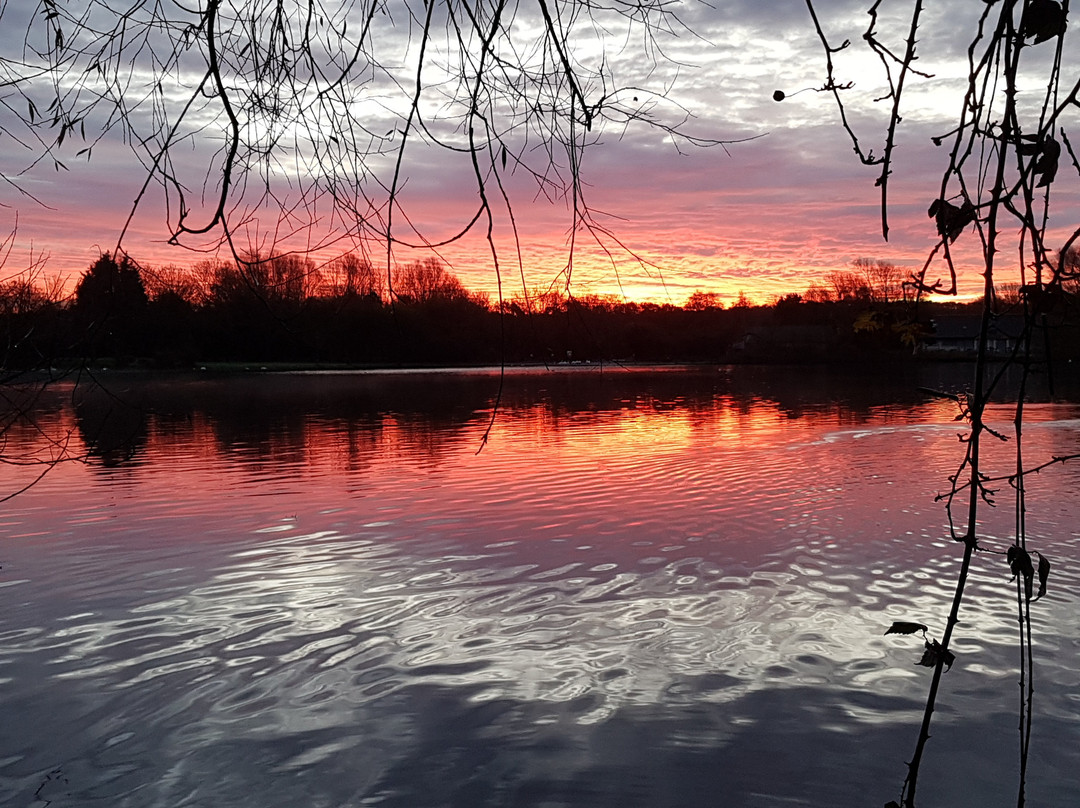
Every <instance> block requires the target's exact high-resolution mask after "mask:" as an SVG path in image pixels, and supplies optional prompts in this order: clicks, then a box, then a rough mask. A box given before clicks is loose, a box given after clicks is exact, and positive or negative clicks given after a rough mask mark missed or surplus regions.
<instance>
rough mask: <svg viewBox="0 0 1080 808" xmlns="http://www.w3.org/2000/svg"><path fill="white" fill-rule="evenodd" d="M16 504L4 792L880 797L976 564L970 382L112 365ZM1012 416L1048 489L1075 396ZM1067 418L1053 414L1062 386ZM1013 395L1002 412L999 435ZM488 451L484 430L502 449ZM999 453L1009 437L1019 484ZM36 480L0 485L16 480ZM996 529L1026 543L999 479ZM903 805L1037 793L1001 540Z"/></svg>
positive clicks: (54, 795) (1070, 707) (1076, 778)
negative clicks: (934, 646) (197, 371)
mask: <svg viewBox="0 0 1080 808" xmlns="http://www.w3.org/2000/svg"><path fill="white" fill-rule="evenodd" d="M102 378H105V381H106V382H107V383H106V386H105V389H99V388H96V387H94V386H92V385H86V384H80V385H79V387H78V388H77V389H76V388H74V387H73V386H72V385H71V384H69V383H62V384H58V385H54V386H52V387H50V388H49V389H48V390H46V391H45V392H44V393H43V394H42V395H41V396H40V397H38V399H37V400H36V401H35V402H34V404H33V411H32V416H33V417H32V419H31V420H21V421H17V422H16V423H14V424H13V425H11V426H9V428H8V430H7V434H6V436H5V437H6V442H5V444H4V449H3V454H4V456H5V457H6V458H8V459H9V460H13V459H14V460H17V459H20V458H21V459H24V460H32V459H36V460H43V459H48V458H51V457H55V456H58V454H59V453H60V452H61V451H65V450H66V451H68V452H70V453H73V454H76V455H84V457H83V459H82V460H81V461H76V462H63V463H60V464H58V465H56V466H55V467H54V468H52V469H51V471H49V473H48V474H46V475H45V476H44V477H43V478H42V479H41V480H40V481H38V482H37V483H36V484H35V485H33V486H31V487H30V488H28V490H26V491H25V492H23V493H22V494H20V495H18V496H17V497H15V498H13V499H11V500H9V501H7V502H6V503H4V510H3V511H2V512H0V535H2V536H3V538H2V542H0V566H2V569H0V688H2V690H0V692H2V693H3V697H2V698H3V701H2V703H3V720H2V721H0V803H2V804H4V805H7V806H18V807H20V808H21V807H22V806H27V808H30V807H31V806H33V807H34V808H43V807H44V806H47V805H48V806H56V808H59V807H60V806H86V805H103V806H168V807H169V808H175V807H176V806H208V807H209V806H215V808H221V806H258V808H276V807H277V806H282V807H284V806H289V807H290V808H295V807H296V806H304V807H305V808H314V807H315V806H400V807H402V808H404V806H455V807H458V806H460V808H475V807H476V806H545V807H547V806H550V807H551V808H554V807H555V806H590V807H592V806H649V807H650V808H652V807H657V808H658V807H660V806H682V807H686V806H724V807H725V808H732V807H733V806H754V807H755V808H756V807H758V806H791V805H806V806H821V807H822V808H825V807H826V806H829V807H830V808H834V807H835V806H849V805H870V806H880V805H883V804H884V803H885V802H886V801H888V800H890V799H896V798H897V797H898V795H899V789H900V784H901V781H902V779H903V774H904V769H905V764H904V761H906V760H908V759H910V756H911V752H912V749H913V747H914V744H915V740H916V736H917V728H918V724H919V721H920V720H921V715H922V705H923V702H924V699H925V696H926V690H927V687H928V685H929V681H930V676H931V671H930V670H929V669H928V668H924V667H919V666H917V665H916V663H917V662H918V660H919V657H920V656H921V652H922V639H921V637H919V636H918V635H915V636H896V635H889V636H885V634H884V632H885V630H886V629H887V628H888V627H889V626H890V624H891V623H892V622H893V621H896V620H909V621H917V622H922V623H925V624H927V625H928V626H929V627H930V635H931V636H934V637H940V636H941V633H942V631H943V629H944V624H945V618H946V615H947V611H948V605H949V603H950V601H951V598H952V590H953V587H954V585H955V577H956V571H957V567H958V559H959V557H960V550H961V546H960V545H959V544H957V543H955V542H952V541H951V540H950V539H949V532H948V518H947V515H946V513H945V510H944V507H943V505H942V503H940V502H935V495H937V494H938V493H940V492H943V491H945V490H947V488H948V477H949V475H950V474H953V473H955V471H956V468H957V465H958V464H959V462H960V460H961V458H962V452H963V445H962V444H961V443H960V441H959V439H958V435H959V434H960V433H961V432H963V429H964V425H963V424H962V423H958V422H957V421H956V420H954V416H955V415H956V405H955V404H954V403H953V402H951V401H948V400H945V399H942V398H939V397H934V396H932V395H929V394H927V393H926V392H921V391H920V387H930V388H933V389H938V390H944V391H946V392H955V391H959V390H961V389H962V388H963V386H964V383H965V382H966V376H965V374H964V372H963V369H962V368H958V367H955V366H948V365H939V366H931V367H927V368H915V369H907V370H903V371H898V372H895V373H882V374H878V375H872V374H867V373H860V374H856V373H847V374H844V373H838V372H836V371H826V370H818V369H813V368H768V369H763V368H751V367H740V368H716V367H712V368H693V369H680V368H670V369H650V370H641V369H639V370H627V369H622V368H617V367H616V368H613V367H605V368H603V369H600V368H595V367H573V368H563V369H556V370H544V369H533V370H514V371H510V372H509V373H508V375H507V377H506V378H505V379H503V380H500V375H499V372H498V371H471V372H430V373H419V372H409V373H292V374H263V373H249V374H244V375H236V376H231V377H223V376H215V375H213V374H201V375H192V376H173V377H162V378H158V377H154V376H140V375H130V376H124V375H119V374H113V375H111V376H108V377H107V378H106V377H102ZM1033 397H1034V399H1035V402H1034V403H1032V404H1031V405H1029V407H1028V411H1027V415H1028V418H1029V423H1028V426H1027V428H1026V432H1025V438H1024V446H1025V455H1026V456H1027V457H1028V458H1029V464H1030V465H1034V464H1035V463H1037V462H1041V461H1043V460H1045V459H1048V458H1049V457H1050V456H1051V455H1053V454H1066V453H1074V452H1078V451H1080V405H1078V404H1077V403H1076V402H1080V396H1077V395H1076V394H1075V393H1066V394H1062V393H1060V392H1059V394H1058V397H1057V398H1051V397H1049V396H1047V395H1045V394H1043V393H1041V392H1036V394H1035V395H1034V396H1033ZM1062 398H1064V399H1065V400H1062ZM1011 417H1012V412H1011V410H1010V409H1009V408H1008V407H1007V406H1005V405H1004V404H1001V405H994V406H993V407H992V408H991V419H990V420H991V422H992V423H993V424H994V425H995V427H996V428H999V429H1000V430H1002V431H1006V432H1007V431H1008V429H1009V422H1010V420H1011ZM485 435H486V436H487V438H486V441H485ZM1014 449H1015V447H1014V446H1013V443H1012V442H1009V443H1002V444H997V442H993V444H992V445H991V446H990V447H989V449H988V457H989V458H990V469H991V471H993V472H994V473H1005V474H1007V473H1008V472H1009V471H1011V470H1012V465H1011V464H1012V463H1014V455H1013V452H1014ZM40 471H41V467H40V466H38V465H34V464H30V465H21V464H8V465H3V466H0V491H2V492H3V493H10V492H13V491H15V490H18V489H19V488H22V487H23V486H24V485H26V484H28V483H29V482H31V481H32V480H33V479H34V478H35V477H36V475H37V474H38V473H39V472H40ZM1078 490H1080V463H1072V464H1064V465H1057V466H1054V467H1052V468H1048V469H1046V470H1044V471H1042V472H1041V473H1040V474H1039V475H1037V476H1033V477H1031V479H1030V481H1029V490H1028V503H1027V504H1028V514H1027V519H1028V535H1029V544H1030V546H1032V547H1034V548H1035V549H1038V550H1040V551H1041V552H1043V553H1044V554H1045V555H1046V556H1047V557H1048V558H1050V560H1051V561H1052V562H1053V564H1054V566H1053V570H1052V573H1051V576H1050V579H1049V589H1048V594H1047V595H1046V597H1045V598H1043V599H1042V600H1040V601H1039V602H1037V603H1036V604H1035V605H1034V606H1033V624H1034V632H1035V659H1036V670H1035V677H1036V679H1035V684H1036V701H1035V713H1036V714H1035V723H1034V735H1033V751H1032V756H1031V762H1030V773H1029V785H1028V796H1029V799H1030V802H1031V804H1038V805H1044V806H1058V805H1060V806H1073V805H1077V804H1080V767H1077V766H1076V764H1075V751H1074V750H1075V749H1076V745H1077V743H1078V741H1080V720H1078V719H1080V691H1078V688H1077V675H1078V674H1077V671H1080V609H1077V597H1078V595H1080V577H1078V574H1077V566H1076V559H1077V558H1078V557H1080V553H1078V549H1080V548H1078V546H1077V545H1078V543H1080V534H1078V532H1077V525H1078V524H1080V502H1078V499H1077V497H1076V492H1077V491H1078ZM997 502H998V504H997V507H996V508H995V509H993V510H986V511H984V516H985V522H984V523H983V526H982V528H981V530H980V535H981V536H982V537H983V539H982V542H983V544H984V545H985V546H986V547H987V548H989V549H999V550H1003V549H1004V548H1005V547H1007V545H1008V544H1009V542H1010V541H1011V538H1010V537H1011V534H1012V530H1013V527H1012V525H1013V509H1014V499H1013V495H1012V493H1011V491H1010V489H1009V487H1008V485H1007V484H1005V483H1001V484H1000V485H999V487H998V494H997ZM962 620H963V622H962V624H961V625H960V626H959V627H958V628H957V632H956V634H955V636H954V640H953V645H952V650H953V651H954V652H955V654H956V657H957V661H956V664H955V665H953V667H952V669H951V670H950V671H948V672H947V673H946V674H945V675H944V678H943V687H942V693H941V696H940V698H939V703H938V711H937V713H936V715H935V725H934V730H933V738H932V739H931V741H930V744H929V746H928V748H927V759H926V761H925V763H924V766H923V771H922V776H921V778H920V797H921V799H920V804H921V805H927V806H929V805H941V806H945V805H948V806H959V805H968V806H974V805H978V806H980V808H983V807H984V806H996V805H1001V806H1006V805H1015V804H1016V790H1015V789H1016V772H1017V770H1018V765H1019V764H1018V759H1017V758H1018V753H1017V746H1018V732H1017V704H1018V698H1019V689H1018V687H1017V682H1018V668H1017V656H1018V651H1017V648H1016V633H1017V620H1016V605H1015V588H1014V586H1013V585H1012V584H1010V572H1009V568H1008V565H1007V564H1006V562H1005V560H1004V558H1003V557H1001V556H998V555H994V554H991V553H982V554H979V556H978V557H977V559H976V564H975V567H974V574H973V579H972V581H971V582H970V586H969V589H968V594H967V596H966V601H965V608H964V610H963V612H962Z"/></svg>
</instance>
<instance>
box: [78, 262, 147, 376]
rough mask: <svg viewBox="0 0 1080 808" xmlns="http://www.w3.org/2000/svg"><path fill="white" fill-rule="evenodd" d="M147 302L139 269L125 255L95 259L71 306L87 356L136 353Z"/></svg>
mask: <svg viewBox="0 0 1080 808" xmlns="http://www.w3.org/2000/svg"><path fill="white" fill-rule="evenodd" d="M148 302H149V301H148V298H147V296H146V288H145V287H144V286H143V281H142V276H141V275H140V273H139V268H138V267H137V266H136V265H135V263H134V262H133V261H132V260H131V259H130V258H129V257H128V256H127V255H123V254H121V255H120V257H119V259H116V258H114V257H113V256H112V255H111V254H109V253H104V254H103V255H102V256H101V257H100V258H98V260H97V261H95V262H94V263H93V264H92V265H91V266H90V269H88V270H87V271H86V272H85V273H83V276H82V278H81V279H80V280H79V283H78V285H77V286H76V287H75V302H74V306H73V311H74V314H75V316H76V322H77V323H78V324H79V326H80V328H81V329H82V332H83V334H84V335H85V343H84V344H85V346H86V348H87V350H88V351H89V353H90V355H91V356H121V355H126V356H130V355H131V354H132V353H133V352H137V351H138V349H139V348H140V347H141V346H140V345H139V341H140V338H141V336H142V331H143V327H144V325H145V314H146V306H147V303H148Z"/></svg>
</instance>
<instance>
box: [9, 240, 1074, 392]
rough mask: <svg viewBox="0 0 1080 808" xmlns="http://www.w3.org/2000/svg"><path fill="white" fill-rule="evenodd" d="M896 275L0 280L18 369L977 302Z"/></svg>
mask: <svg viewBox="0 0 1080 808" xmlns="http://www.w3.org/2000/svg"><path fill="white" fill-rule="evenodd" d="M901 279H902V275H901V271H900V270H899V269H898V268H897V267H896V266H895V265H893V264H889V263H886V262H881V261H871V260H869V259H859V260H857V261H855V262H853V264H852V267H851V269H849V270H837V271H833V272H831V273H829V274H828V275H826V276H825V278H824V279H823V281H822V282H820V283H815V284H812V285H811V286H810V287H809V288H808V289H807V290H806V291H805V292H804V293H802V294H788V295H783V296H778V297H776V298H774V299H773V300H772V301H771V302H770V303H769V304H767V305H752V304H751V303H750V301H749V300H748V299H747V298H746V296H745V295H743V294H741V293H740V295H739V296H738V299H737V300H736V301H735V302H734V303H733V304H732V305H730V306H725V305H724V303H723V301H722V300H721V298H720V296H719V295H718V294H717V293H715V292H705V291H696V292H694V293H693V294H691V295H690V296H689V298H688V299H687V300H686V301H685V303H684V304H683V305H681V306H677V305H674V304H657V303H636V302H630V301H626V300H623V299H621V298H619V297H615V296H603V295H586V296H580V297H576V296H571V295H568V294H566V293H565V291H562V290H559V289H548V290H536V291H534V292H532V293H521V294H518V295H516V296H514V297H512V298H510V299H507V300H504V301H502V302H492V301H491V300H490V298H489V297H488V296H487V295H484V294H480V293H476V292H472V291H470V290H469V289H467V288H466V286H465V285H464V284H463V283H462V282H461V280H460V279H459V278H457V277H456V276H455V275H454V274H453V273H452V272H450V271H449V270H448V269H447V268H446V266H445V265H444V264H443V263H442V262H440V261H439V260H437V259H434V258H429V259H427V260H424V261H417V262H413V263H409V264H403V265H401V266H398V267H395V268H394V269H393V271H392V272H390V273H389V274H386V273H385V272H381V271H379V270H377V269H376V268H375V267H374V266H373V265H372V263H371V262H369V261H367V260H366V259H364V258H363V257H361V256H358V255H355V254H346V255H343V256H341V257H339V258H337V259H335V260H333V261H331V262H329V263H327V264H326V265H325V266H321V267H319V266H316V265H315V263H314V262H313V261H312V260H311V259H310V258H307V257H303V256H298V255H280V256H270V257H265V258H263V257H260V256H258V255H251V256H246V257H244V259H243V260H240V261H236V262H225V261H215V260H203V261H200V262H198V263H196V264H194V265H193V266H191V267H188V268H182V267H176V266H165V267H151V266H141V265H140V264H139V263H137V262H136V261H135V260H133V259H132V258H131V257H130V256H127V255H123V254H119V255H112V254H109V253H106V254H103V255H102V256H100V257H99V258H98V259H97V260H96V261H95V262H94V263H93V264H92V265H91V266H90V267H89V268H88V269H87V270H86V271H85V272H84V273H83V274H82V276H81V277H80V279H79V281H78V283H77V284H76V286H75V288H74V292H73V293H71V294H68V293H67V292H66V291H65V289H64V287H63V285H62V284H61V283H60V282H59V281H57V280H55V279H54V280H46V279H45V277H44V276H43V275H42V274H41V273H40V272H37V273H22V274H19V275H16V276H14V277H11V278H9V279H8V280H6V281H3V282H0V336H2V338H3V340H4V343H3V353H2V355H0V359H2V362H3V366H4V367H5V368H6V369H8V370H9V371H13V370H25V369H32V368H40V367H44V366H62V367H65V366H66V367H71V366H77V365H79V364H82V363H90V362H97V363H105V364H111V365H114V366H131V365H139V366H147V367H171V368H184V367H191V366H193V365H197V364H200V363H214V362H245V363H247V362H251V363H267V362H294V363H297V362H303V363H327V364H348V365H373V366H387V365H390V366H393V365H446V364H455V363H463V364H480V363H498V362H503V361H505V362H512V363H564V362H588V361H612V360H614V361H636V362H724V361H740V359H743V360H747V361H760V360H807V359H810V358H814V359H836V360H850V359H853V358H858V356H859V355H861V354H865V353H867V352H874V353H878V354H893V355H895V356H896V357H897V358H898V359H899V358H902V357H904V356H908V355H911V354H912V353H914V352H915V350H916V349H917V347H918V344H919V342H920V340H922V339H925V338H926V337H927V336H930V335H932V333H933V327H934V326H933V318H934V317H935V316H940V315H941V314H944V313H952V314H958V313H963V312H964V311H966V310H968V309H969V308H970V307H972V306H975V305H977V303H971V304H964V303H957V302H950V303H933V302H929V301H926V300H921V301H920V300H913V299H911V298H910V296H907V295H905V292H904V287H903V284H902V282H901ZM1075 299H1076V295H1075V294H1073V293H1066V294H1064V295H1063V296H1062V299H1061V300H1060V301H1057V302H1056V304H1055V305H1056V309H1057V311H1058V314H1059V316H1062V315H1061V312H1062V311H1063V310H1067V311H1073V310H1074V309H1075V305H1074V301H1075ZM1023 302H1024V301H1023V294H1022V290H1020V289H1002V290H1001V293H1000V295H999V300H998V301H996V304H997V307H998V309H999V310H1000V312H1001V313H1002V315H1003V316H1005V315H1007V313H1008V311H1009V310H1010V307H1016V306H1019V305H1021V304H1022V303H1023ZM1066 319H1075V318H1074V317H1071V315H1070V316H1069V317H1067V318H1066ZM784 329H787V332H784ZM799 329H802V330H799ZM781 332H782V333H787V334H788V336H787V337H786V338H785V339H784V340H781V341H780V343H778V345H779V346H780V347H779V348H774V350H773V351H772V353H775V354H777V355H770V354H769V351H765V353H764V354H763V353H762V350H761V348H760V347H758V348H757V349H753V350H750V349H748V348H747V337H748V335H757V336H761V335H762V334H769V333H781ZM800 340H802V341H803V342H804V343H805V342H806V341H807V340H816V343H817V344H818V346H819V347H821V346H822V345H824V346H825V347H824V348H823V350H825V351H826V353H827V355H824V356H823V355H821V354H820V353H819V354H818V355H811V354H813V352H810V353H806V352H802V351H798V350H797V348H798V343H799V341H800ZM757 344H758V346H760V345H761V344H762V342H761V340H758V342H757ZM1065 352H1066V353H1068V350H1066V351H1065ZM789 354H791V355H789Z"/></svg>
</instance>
